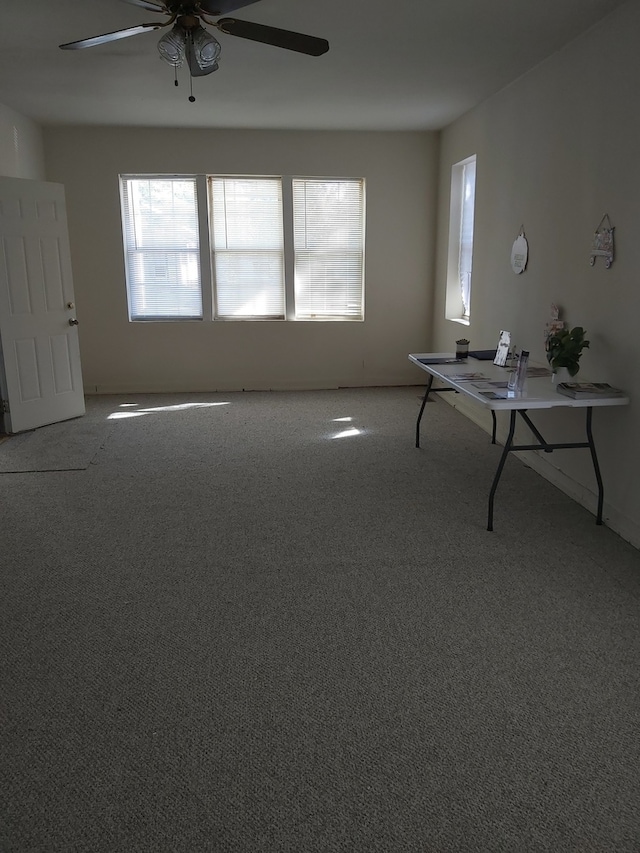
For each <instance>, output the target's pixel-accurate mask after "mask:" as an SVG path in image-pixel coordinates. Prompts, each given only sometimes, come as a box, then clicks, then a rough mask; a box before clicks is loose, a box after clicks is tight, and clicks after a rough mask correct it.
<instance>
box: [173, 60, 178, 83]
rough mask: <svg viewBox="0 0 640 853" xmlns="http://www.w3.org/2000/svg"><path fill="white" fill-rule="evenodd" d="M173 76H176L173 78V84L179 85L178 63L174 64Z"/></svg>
mask: <svg viewBox="0 0 640 853" xmlns="http://www.w3.org/2000/svg"><path fill="white" fill-rule="evenodd" d="M173 78H174V79H173V85H174V86H177V85H178V66H177V65H174V66H173Z"/></svg>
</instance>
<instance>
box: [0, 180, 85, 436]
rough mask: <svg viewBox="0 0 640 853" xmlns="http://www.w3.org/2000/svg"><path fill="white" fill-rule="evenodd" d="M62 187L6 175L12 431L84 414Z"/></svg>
mask: <svg viewBox="0 0 640 853" xmlns="http://www.w3.org/2000/svg"><path fill="white" fill-rule="evenodd" d="M71 319H74V320H75V298H74V294H73V280H72V275H71V256H70V251H69V238H68V234H67V216H66V209H65V202H64V187H62V186H61V185H60V184H51V183H43V182H40V181H28V180H23V179H21V178H0V343H1V347H0V351H1V352H2V355H3V368H4V369H3V371H0V381H1V382H2V388H0V390H2V396H3V398H4V399H5V400H8V402H9V412H8V413H7V414H5V416H4V417H5V429H6V430H7V432H21V431H23V430H27V429H34V428H35V427H38V426H43V425H44V424H50V423H56V422H57V421H62V420H66V419H68V418H74V417H78V416H79V415H83V414H84V411H85V407H84V393H83V389H82V373H81V369H80V347H79V342H78V329H77V326H75V325H70V323H69V321H70V320H71Z"/></svg>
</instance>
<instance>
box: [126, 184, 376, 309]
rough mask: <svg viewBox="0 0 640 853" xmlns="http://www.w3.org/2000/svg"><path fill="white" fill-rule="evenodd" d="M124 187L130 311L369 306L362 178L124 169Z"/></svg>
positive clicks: (350, 307)
mask: <svg viewBox="0 0 640 853" xmlns="http://www.w3.org/2000/svg"><path fill="white" fill-rule="evenodd" d="M207 188H208V189H207ZM121 197H122V216H123V231H124V245H125V267H126V276H127V294H128V298H129V317H130V319H131V320H185V319H191V320H197V319H205V320H213V319H215V320H283V319H287V320H362V319H363V318H364V227H365V196H364V181H363V180H360V179H342V178H280V177H260V176H246V177H245V176H227V175H211V176H208V177H207V178H205V176H202V175H200V176H179V175H176V176H163V175H152V176H148V175H125V176H122V177H121Z"/></svg>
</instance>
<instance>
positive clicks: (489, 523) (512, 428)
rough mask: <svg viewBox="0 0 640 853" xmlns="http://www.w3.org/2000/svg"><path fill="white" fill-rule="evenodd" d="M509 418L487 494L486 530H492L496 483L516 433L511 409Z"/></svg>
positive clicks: (514, 419)
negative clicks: (507, 431) (507, 432)
mask: <svg viewBox="0 0 640 853" xmlns="http://www.w3.org/2000/svg"><path fill="white" fill-rule="evenodd" d="M510 415H511V418H510V420H509V435H508V436H507V440H506V442H505V445H504V448H503V450H502V456H501V457H500V462H499V463H498V469H497V471H496V473H495V477H494V478H493V484H492V486H491V491H490V492H489V515H488V518H487V530H493V499H494V498H495V495H496V489H497V488H498V482H499V481H500V475H501V474H502V469H503V468H504V463H505V462H506V460H507V456H508V455H509V452H510V451H511V445H512V444H513V434H514V432H515V431H516V411H515V409H512V410H511V412H510Z"/></svg>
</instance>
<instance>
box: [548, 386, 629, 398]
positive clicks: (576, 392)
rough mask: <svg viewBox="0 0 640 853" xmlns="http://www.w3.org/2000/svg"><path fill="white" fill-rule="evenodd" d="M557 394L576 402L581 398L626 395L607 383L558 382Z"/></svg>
mask: <svg viewBox="0 0 640 853" xmlns="http://www.w3.org/2000/svg"><path fill="white" fill-rule="evenodd" d="M558 394H564V395H565V396H566V397H573V399H574V400H578V399H580V398H582V397H599V398H600V399H602V398H603V397H625V396H626V394H625V393H624V391H622V390H621V389H620V388H614V387H613V386H612V385H609V383H608V382H560V383H558Z"/></svg>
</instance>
